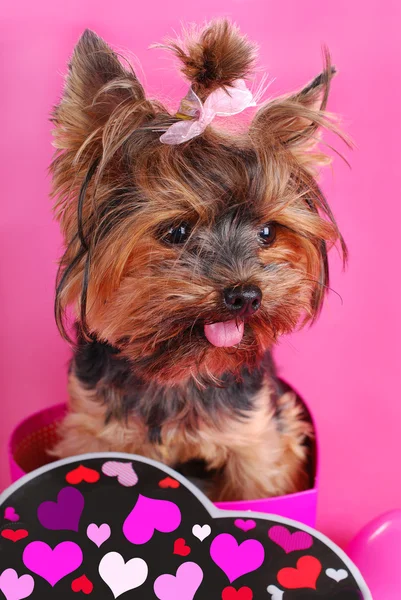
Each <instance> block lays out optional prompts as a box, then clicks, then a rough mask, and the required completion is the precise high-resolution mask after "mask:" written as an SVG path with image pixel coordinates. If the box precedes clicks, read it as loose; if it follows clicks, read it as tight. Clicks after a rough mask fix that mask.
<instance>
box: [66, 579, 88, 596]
mask: <svg viewBox="0 0 401 600" xmlns="http://www.w3.org/2000/svg"><path fill="white" fill-rule="evenodd" d="M71 589H72V591H73V592H83V593H84V594H87V595H88V594H91V593H92V592H93V583H92V582H91V581H90V580H89V579H88V578H87V576H86V575H81V577H78V578H77V579H74V581H73V582H72V584H71Z"/></svg>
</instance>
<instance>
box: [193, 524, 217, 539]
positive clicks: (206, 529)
mask: <svg viewBox="0 0 401 600" xmlns="http://www.w3.org/2000/svg"><path fill="white" fill-rule="evenodd" d="M192 533H193V535H194V536H195V537H196V538H198V540H200V541H201V542H203V540H205V539H206V538H207V537H209V535H210V534H211V533H212V530H211V527H210V525H202V526H201V525H194V526H193V527H192Z"/></svg>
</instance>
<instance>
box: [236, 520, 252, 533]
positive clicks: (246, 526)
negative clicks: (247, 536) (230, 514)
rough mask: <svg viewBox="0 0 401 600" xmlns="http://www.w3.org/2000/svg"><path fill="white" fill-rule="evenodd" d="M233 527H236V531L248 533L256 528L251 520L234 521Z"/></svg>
mask: <svg viewBox="0 0 401 600" xmlns="http://www.w3.org/2000/svg"><path fill="white" fill-rule="evenodd" d="M234 525H235V526H236V527H238V529H242V531H250V530H251V529H255V527H256V523H255V521H253V520H252V519H246V520H244V519H235V521H234Z"/></svg>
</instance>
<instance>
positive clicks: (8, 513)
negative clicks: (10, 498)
mask: <svg viewBox="0 0 401 600" xmlns="http://www.w3.org/2000/svg"><path fill="white" fill-rule="evenodd" d="M4 518H5V519H7V521H12V522H13V523H17V521H19V514H18V513H16V512H15V509H14V508H13V507H12V506H7V508H6V509H5V511H4Z"/></svg>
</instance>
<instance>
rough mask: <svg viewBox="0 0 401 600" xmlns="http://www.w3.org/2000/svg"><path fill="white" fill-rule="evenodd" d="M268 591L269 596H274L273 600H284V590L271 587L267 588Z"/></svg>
mask: <svg viewBox="0 0 401 600" xmlns="http://www.w3.org/2000/svg"><path fill="white" fill-rule="evenodd" d="M267 591H268V593H269V594H271V595H272V598H271V600H282V598H283V596H284V592H283V590H280V589H279V588H278V587H276V586H275V585H269V587H268V588H267Z"/></svg>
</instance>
